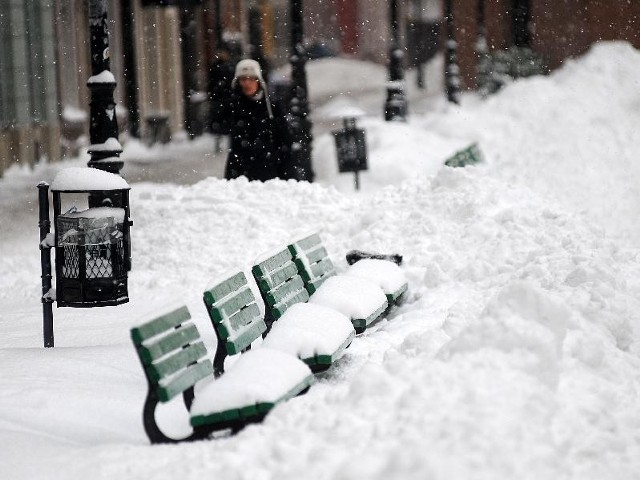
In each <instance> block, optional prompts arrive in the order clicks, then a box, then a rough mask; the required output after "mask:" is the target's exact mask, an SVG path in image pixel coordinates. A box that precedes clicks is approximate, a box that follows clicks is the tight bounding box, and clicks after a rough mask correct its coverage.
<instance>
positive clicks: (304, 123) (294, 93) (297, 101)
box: [289, 0, 314, 182]
mask: <svg viewBox="0 0 640 480" xmlns="http://www.w3.org/2000/svg"><path fill="white" fill-rule="evenodd" d="M302 3H303V2H302V0H290V4H289V11H290V19H291V57H290V61H291V102H290V110H289V114H290V126H291V133H292V136H293V151H292V152H291V155H292V159H293V161H294V165H295V168H296V170H297V172H296V173H297V177H298V179H300V180H307V181H309V182H312V181H313V177H314V173H313V168H312V166H311V148H312V141H313V137H312V136H311V120H310V119H309V102H308V97H307V73H306V71H305V64H306V63H307V51H306V49H305V48H304V38H303V37H304V25H303V21H304V18H303V15H302Z"/></svg>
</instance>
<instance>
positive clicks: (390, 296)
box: [387, 283, 409, 305]
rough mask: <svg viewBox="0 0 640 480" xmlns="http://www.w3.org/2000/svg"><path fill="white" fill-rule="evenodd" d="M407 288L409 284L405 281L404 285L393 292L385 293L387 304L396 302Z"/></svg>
mask: <svg viewBox="0 0 640 480" xmlns="http://www.w3.org/2000/svg"><path fill="white" fill-rule="evenodd" d="M408 288H409V285H408V284H407V283H405V284H404V285H402V286H401V287H400V288H399V289H398V290H396V291H395V292H393V293H388V294H387V301H388V302H389V305H391V304H392V303H394V302H396V301H397V300H398V298H400V297H401V296H402V294H403V293H404V292H406V291H407V289H408Z"/></svg>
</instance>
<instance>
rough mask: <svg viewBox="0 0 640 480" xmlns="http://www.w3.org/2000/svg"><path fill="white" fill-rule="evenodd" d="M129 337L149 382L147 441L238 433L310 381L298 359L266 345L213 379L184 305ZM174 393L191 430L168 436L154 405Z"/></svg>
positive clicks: (145, 416) (145, 419) (163, 313)
mask: <svg viewBox="0 0 640 480" xmlns="http://www.w3.org/2000/svg"><path fill="white" fill-rule="evenodd" d="M265 328H266V327H265ZM259 330H260V329H257V330H255V331H256V332H257V331H259ZM259 335H260V334H259V333H258V336H259ZM247 338H248V337H247ZM131 339H132V340H133V343H134V345H135V347H136V351H137V353H138V357H139V359H140V362H141V364H142V368H143V370H144V373H145V377H146V379H147V383H148V392H147V398H146V401H145V404H144V410H143V423H144V429H145V432H146V433H147V436H148V437H149V440H150V441H151V443H173V442H179V441H189V440H198V439H202V438H206V437H207V436H209V435H210V434H211V433H213V432H216V431H221V430H231V431H238V430H239V429H241V428H242V427H244V426H245V425H246V424H248V423H252V422H258V421H261V420H262V419H263V418H264V416H265V415H266V414H267V413H268V412H269V411H270V410H271V409H272V408H273V407H274V406H275V405H277V404H279V403H281V402H283V401H285V400H287V399H289V398H291V397H294V396H296V395H298V394H300V393H303V392H304V391H306V390H307V389H308V388H309V386H310V385H311V384H312V383H313V381H314V379H315V378H314V376H313V374H312V373H311V371H310V369H309V367H308V366H307V365H305V364H304V363H303V362H301V361H300V360H299V359H297V358H295V357H293V356H291V355H288V354H285V353H282V352H279V351H276V350H270V349H266V348H264V349H263V348H261V349H256V350H254V351H250V352H247V353H244V354H242V355H241V356H240V358H238V360H237V361H236V362H235V363H234V365H233V366H232V367H231V368H230V369H229V371H228V372H227V373H225V374H224V375H222V376H219V377H218V378H215V379H214V375H213V366H212V364H211V361H210V360H209V358H208V354H207V349H206V347H205V345H204V343H203V342H202V340H201V338H200V333H199V332H198V329H197V328H196V326H195V325H194V324H193V322H191V315H190V314H189V310H188V309H187V307H185V306H177V307H170V308H165V309H163V310H162V311H161V312H160V313H159V314H158V315H157V316H154V318H152V319H151V320H148V321H144V322H143V323H141V324H140V325H138V326H136V327H134V328H133V329H131ZM194 391H195V395H194ZM179 394H182V396H183V400H184V404H185V406H186V408H187V410H188V411H189V414H190V424H191V427H192V429H193V433H192V434H191V435H189V436H187V437H183V438H173V437H170V436H168V435H166V434H165V433H164V432H163V431H162V430H161V428H160V427H159V425H158V424H157V421H156V417H155V414H156V407H157V406H158V403H164V402H168V401H170V400H172V399H173V398H175V397H176V396H177V395H179Z"/></svg>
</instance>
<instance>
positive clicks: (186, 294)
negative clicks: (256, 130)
mask: <svg viewBox="0 0 640 480" xmlns="http://www.w3.org/2000/svg"><path fill="white" fill-rule="evenodd" d="M637 78H640V57H639V56H638V52H637V51H635V50H633V49H631V48H630V47H629V46H628V45H626V44H606V45H601V46H598V47H597V48H595V49H593V50H592V51H591V52H590V54H589V55H587V56H586V57H585V58H583V59H579V60H577V61H573V62H569V63H568V64H567V66H566V67H565V68H564V69H562V70H560V71H558V72H556V73H555V74H553V75H551V76H549V77H546V78H534V79H529V80H526V81H522V82H516V83H514V84H512V85H510V86H509V87H507V88H506V89H505V90H504V91H502V92H500V93H499V94H498V95H496V96H494V97H492V98H490V99H488V100H487V101H486V102H480V101H478V100H477V99H474V98H473V97H472V96H468V97H466V98H465V100H464V102H463V104H462V106H460V107H451V108H443V109H441V110H437V111H434V112H433V113H431V114H426V115H424V116H423V117H420V118H417V117H416V118H413V119H411V121H410V122H409V123H408V124H405V125H395V124H394V125H392V126H387V128H383V127H384V125H383V123H382V122H381V121H378V120H375V119H369V118H367V119H363V122H362V124H363V125H370V126H371V128H378V130H377V131H376V133H375V135H373V134H371V130H369V134H370V139H371V142H372V144H374V145H375V146H374V147H372V153H371V155H372V156H371V159H372V160H371V167H372V168H371V171H370V172H369V179H368V181H371V182H372V183H374V181H377V180H378V179H379V180H380V182H383V181H385V179H389V178H398V182H397V183H395V184H388V185H387V186H386V187H384V188H380V189H376V188H372V189H371V190H370V194H368V195H352V194H350V193H341V191H339V190H338V189H336V188H335V187H334V186H333V185H328V186H322V185H320V184H313V185H308V184H297V183H295V182H281V181H271V182H266V183H264V184H261V183H249V182H246V181H243V180H237V181H232V182H226V181H223V180H218V179H213V178H209V179H206V180H203V181H202V182H200V183H198V184H196V185H193V186H189V187H185V186H176V185H166V184H165V185H157V184H151V183H147V184H135V185H133V187H132V190H131V196H132V198H131V208H132V212H131V213H132V218H133V220H134V226H133V228H132V235H133V238H132V246H133V255H132V256H133V270H132V271H131V275H130V292H129V293H130V297H131V302H130V303H129V304H126V305H123V306H119V307H114V308H104V309H92V310H83V311H80V310H71V309H57V310H56V311H55V315H56V348H55V349H49V350H47V351H45V350H43V349H42V348H41V330H40V328H41V327H40V322H41V317H40V306H39V304H38V303H37V301H34V299H37V298H38V297H39V295H40V292H39V285H38V282H39V275H40V273H39V264H38V258H37V255H34V251H33V245H37V238H36V239H35V242H34V243H33V245H30V244H29V243H28V242H25V241H24V236H21V235H16V236H15V237H14V236H11V237H10V238H9V240H8V242H7V251H8V252H9V254H8V255H3V257H2V258H1V259H0V307H2V308H0V312H1V313H0V325H2V327H3V335H2V336H1V337H0V363H1V364H2V365H3V393H2V395H0V411H1V412H2V414H0V446H1V447H2V448H0V477H3V478H4V477H7V478H16V479H23V478H24V479H26V478H52V479H57V478H64V479H72V480H73V479H80V478H85V477H86V476H87V475H91V476H92V477H93V478H96V479H100V478H109V479H111V478H128V479H142V478H149V477H156V476H158V477H161V478H176V477H180V478H193V479H196V478H197V479H200V478H202V476H203V475H206V476H211V477H217V476H220V477H223V476H224V477H225V478H232V479H235V478H238V479H241V478H265V479H276V478H277V479H294V478H331V479H345V480H346V479H355V478H368V479H380V480H382V479H385V480H387V479H389V478H392V479H395V478H406V479H424V478H436V479H491V480H495V479H507V478H508V479H511V478H524V479H527V478H531V479H536V480H539V479H557V478H569V479H580V480H584V479H594V480H595V479H601V478H604V477H605V476H607V477H613V478H616V479H624V480H626V479H629V480H630V479H632V478H635V477H637V472H638V471H639V470H640V438H639V437H638V433H637V432H638V429H639V428H640V409H639V408H638V401H639V399H638V392H639V391H640V380H639V379H640V332H639V330H638V328H639V327H638V326H639V325H640V313H638V312H640V250H638V247H637V241H636V240H637V239H640V226H638V224H637V222H635V221H634V217H635V215H634V214H635V213H637V211H638V209H637V206H638V205H639V204H638V203H637V200H638V193H637V188H636V186H637V184H638V181H639V180H640V169H639V168H638V167H637V164H636V163H635V162H633V161H632V160H633V154H634V152H635V150H636V149H637V145H639V144H640V143H639V142H638V140H639V138H638V135H639V134H638V132H637V125H638V124H639V120H640V118H639V117H640V108H637V107H638V106H640V89H638V88H637V80H635V79H637ZM591 85H593V86H591ZM365 120H366V121H365ZM367 128H370V127H367ZM405 134H406V135H405ZM327 138H328V137H327ZM420 139H421V141H420ZM321 141H322V140H320V141H319V142H321ZM472 141H478V142H479V145H480V148H481V149H482V150H483V152H484V154H485V157H486V159H487V163H486V164H483V165H479V166H476V167H470V168H465V169H451V168H444V167H442V161H444V159H445V158H446V157H447V155H448V154H449V153H452V152H454V151H456V150H458V149H459V148H460V147H464V146H466V145H468V144H469V143H471V142H472ZM376 142H377V143H376ZM385 145H387V146H389V148H386V147H385ZM392 145H395V146H394V147H393V148H391V146H392ZM318 153H320V152H318ZM378 154H379V156H377V157H376V155H378ZM376 158H377V160H375V159H376ZM317 159H318V160H319V161H322V156H320V157H318V158H317ZM407 159H413V160H407ZM403 162H407V163H410V162H414V163H411V165H410V166H406V168H407V171H406V173H404V174H403V173H398V169H399V170H401V171H402V169H403V168H404V166H405V164H404V163H403ZM398 165H400V166H401V167H398ZM396 174H397V175H398V177H393V175H396ZM403 175H404V178H402V179H400V177H403ZM332 178H333V180H334V181H335V182H334V183H340V181H341V180H336V178H335V177H331V175H327V176H326V177H325V178H324V182H325V183H326V184H329V183H331V182H332V180H331V179H332ZM363 178H364V180H367V179H366V178H365V177H363ZM4 181H5V180H3V182H4ZM363 183H364V184H366V182H363ZM392 183H393V182H392ZM2 220H3V226H4V219H2ZM23 228H25V229H28V228H33V229H34V230H35V225H34V226H31V225H27V224H23ZM309 231H320V232H321V235H322V239H323V243H324V244H325V246H326V248H327V250H328V252H329V254H330V256H331V258H332V260H333V261H334V263H335V265H336V267H337V270H338V271H339V273H340V272H343V271H344V270H345V269H346V268H347V267H346V262H345V261H344V255H345V253H346V252H347V251H349V250H351V249H360V250H367V251H374V252H383V253H396V252H397V253H401V254H402V255H403V265H402V267H401V269H402V271H403V273H404V274H405V275H406V279H407V280H408V283H409V291H408V292H407V294H406V297H407V298H406V299H405V302H404V303H403V304H402V306H401V307H399V308H397V309H395V310H393V312H392V313H391V314H390V315H389V317H388V318H387V319H386V320H384V321H382V322H381V323H379V324H378V325H376V326H375V327H374V328H373V329H372V330H371V331H367V332H366V333H365V334H363V335H360V336H357V337H356V338H355V339H354V341H353V343H352V344H351V346H350V347H349V349H347V350H346V352H345V354H344V356H343V357H342V358H341V359H340V360H339V361H338V362H336V364H335V365H334V366H333V367H332V368H331V369H330V370H329V371H328V372H327V373H326V374H324V375H323V376H322V377H320V378H318V380H317V382H316V384H315V385H313V386H312V387H311V389H310V391H309V393H308V394H307V395H305V396H302V397H297V398H294V399H292V400H290V401H288V402H287V403H286V404H285V405H281V406H278V407H276V408H275V409H274V410H273V411H272V412H271V413H270V414H269V416H268V417H267V418H266V420H265V421H264V422H263V423H262V424H261V425H256V426H251V427H249V428H247V429H245V430H244V431H242V432H241V433H239V434H238V435H236V436H234V437H230V438H224V439H217V440H212V441H204V442H198V443H194V444H188V445H186V444H185V445H177V446H159V447H158V446H156V447H151V446H149V445H148V444H147V440H146V438H145V435H144V432H143V429H142V422H141V410H142V405H143V402H144V397H145V393H146V392H145V381H144V376H143V373H142V369H141V367H140V365H139V364H138V361H137V358H136V356H135V352H134V351H133V347H132V345H131V343H130V340H129V338H128V329H129V328H130V326H131V324H132V321H133V320H132V319H135V318H139V316H140V315H143V314H145V312H148V311H150V310H153V308H154V307H155V305H156V304H157V303H158V302H159V301H161V300H162V301H165V300H166V298H168V297H178V298H179V299H181V300H182V301H183V302H184V303H186V304H187V305H188V307H189V310H190V311H191V314H192V316H193V321H194V323H196V324H197V325H198V329H199V330H200V331H201V334H202V336H203V338H204V340H205V343H207V348H208V349H209V351H210V352H212V351H213V348H214V345H215V337H214V335H213V332H212V328H211V325H210V323H209V320H208V318H207V314H206V311H205V310H204V307H203V306H202V298H201V295H202V291H203V289H204V288H205V287H206V285H208V284H210V280H211V278H216V277H219V275H221V274H222V273H223V272H228V271H237V270H238V269H241V268H244V267H246V266H247V262H249V261H250V260H252V259H254V258H256V257H257V256H259V255H261V254H263V253H264V252H268V251H274V249H276V248H281V247H283V246H284V245H287V244H288V243H290V242H291V241H293V240H294V239H296V238H299V237H300V236H301V235H302V234H304V233H307V232H309ZM3 232H4V231H3ZM3 234H4V233H3ZM34 257H35V258H34ZM258 351H259V349H256V352H258ZM5 372H6V373H5ZM178 400H179V399H178ZM179 407H181V405H180V402H178V403H176V404H170V405H166V409H164V410H163V411H161V412H160V420H161V421H166V420H172V421H176V420H179V419H180V418H181V417H180V414H179V412H180V411H181V409H180V408H179ZM183 414H184V413H183ZM185 421H188V420H185ZM187 466H188V468H186V467H187Z"/></svg>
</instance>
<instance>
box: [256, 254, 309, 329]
mask: <svg viewBox="0 0 640 480" xmlns="http://www.w3.org/2000/svg"><path fill="white" fill-rule="evenodd" d="M252 272H253V276H254V278H255V279H256V283H257V284H258V287H259V288H260V292H261V294H262V298H263V299H264V302H265V304H266V307H267V313H268V315H270V316H272V317H273V318H270V319H269V320H271V321H272V320H277V319H278V318H280V317H281V316H282V315H283V314H284V312H286V311H287V309H288V308H289V307H290V306H291V305H294V304H296V303H299V302H306V301H307V300H309V293H308V292H307V290H306V289H305V285H304V281H303V280H302V278H301V277H300V275H299V274H298V268H297V267H296V264H295V263H293V257H292V255H291V252H290V251H289V249H288V248H284V249H282V250H280V251H279V252H277V253H275V254H273V255H271V256H270V257H268V258H266V259H265V260H262V261H261V262H259V263H258V264H257V265H254V266H253V269H252Z"/></svg>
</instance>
